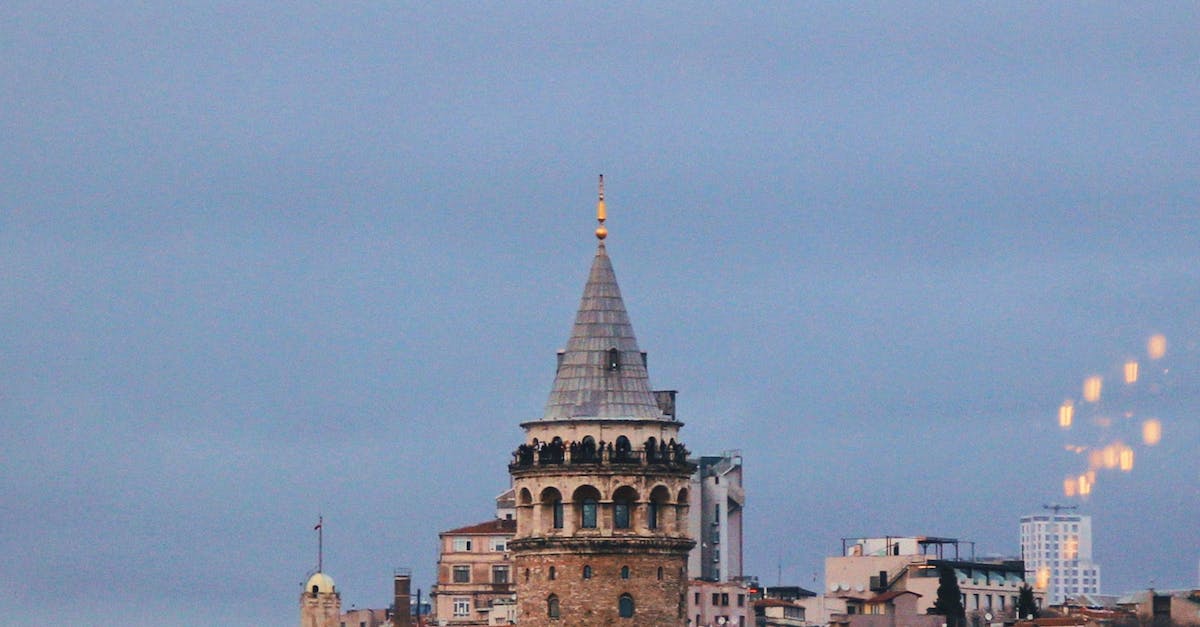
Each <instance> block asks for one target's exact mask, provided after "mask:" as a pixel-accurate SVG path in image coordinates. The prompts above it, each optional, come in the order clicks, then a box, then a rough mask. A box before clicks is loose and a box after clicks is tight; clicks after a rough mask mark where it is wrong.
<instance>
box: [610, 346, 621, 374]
mask: <svg viewBox="0 0 1200 627" xmlns="http://www.w3.org/2000/svg"><path fill="white" fill-rule="evenodd" d="M620 367H621V351H619V350H617V349H615V348H610V349H608V369H609V370H616V369H618V368H620Z"/></svg>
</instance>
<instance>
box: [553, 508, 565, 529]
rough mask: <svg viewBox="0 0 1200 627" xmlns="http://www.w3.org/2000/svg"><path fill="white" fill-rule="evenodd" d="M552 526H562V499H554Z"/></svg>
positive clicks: (559, 527) (556, 527)
mask: <svg viewBox="0 0 1200 627" xmlns="http://www.w3.org/2000/svg"><path fill="white" fill-rule="evenodd" d="M553 508H554V528H555V529H562V528H563V504H562V501H555V502H554V505H553Z"/></svg>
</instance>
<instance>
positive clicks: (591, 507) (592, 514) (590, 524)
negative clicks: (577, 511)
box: [579, 498, 599, 529]
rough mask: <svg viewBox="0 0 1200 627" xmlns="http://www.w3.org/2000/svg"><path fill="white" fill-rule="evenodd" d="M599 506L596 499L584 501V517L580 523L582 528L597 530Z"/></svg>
mask: <svg viewBox="0 0 1200 627" xmlns="http://www.w3.org/2000/svg"><path fill="white" fill-rule="evenodd" d="M598 505H599V504H598V503H597V502H596V499H593V498H585V499H583V503H582V509H583V515H582V516H581V517H580V518H581V520H580V522H579V526H580V527H583V528H584V529H595V528H596V508H597V506H598Z"/></svg>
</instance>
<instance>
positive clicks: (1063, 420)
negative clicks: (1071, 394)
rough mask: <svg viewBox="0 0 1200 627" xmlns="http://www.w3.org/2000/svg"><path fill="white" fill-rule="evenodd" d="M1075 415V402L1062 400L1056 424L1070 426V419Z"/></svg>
mask: <svg viewBox="0 0 1200 627" xmlns="http://www.w3.org/2000/svg"><path fill="white" fill-rule="evenodd" d="M1074 416H1075V403H1074V402H1073V401H1071V400H1070V399H1067V400H1066V401H1063V404H1062V406H1060V407H1059V408H1058V426H1060V427H1062V428H1063V429H1070V428H1071V419H1072V418H1073V417H1074Z"/></svg>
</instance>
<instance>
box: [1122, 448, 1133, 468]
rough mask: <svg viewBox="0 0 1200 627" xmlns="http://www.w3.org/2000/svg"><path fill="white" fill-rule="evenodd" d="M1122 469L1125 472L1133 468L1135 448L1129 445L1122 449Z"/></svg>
mask: <svg viewBox="0 0 1200 627" xmlns="http://www.w3.org/2000/svg"><path fill="white" fill-rule="evenodd" d="M1121 470H1122V471H1123V472H1129V471H1130V470H1133V449H1131V448H1129V447H1128V446H1126V447H1123V448H1122V449H1121Z"/></svg>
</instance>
